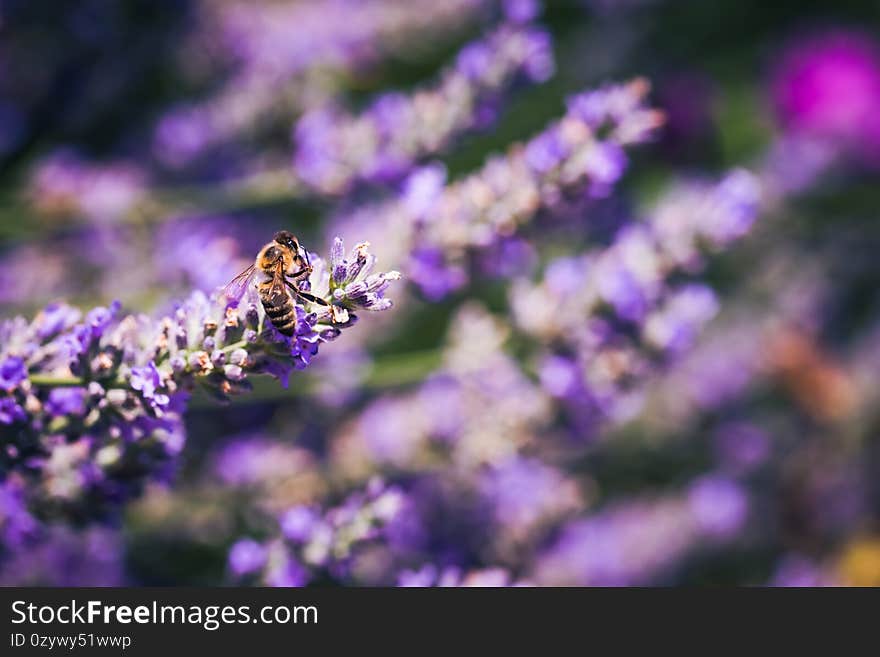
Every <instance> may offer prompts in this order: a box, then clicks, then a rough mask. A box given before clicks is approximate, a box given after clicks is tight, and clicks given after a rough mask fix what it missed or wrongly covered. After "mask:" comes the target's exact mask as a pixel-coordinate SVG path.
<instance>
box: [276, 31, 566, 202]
mask: <svg viewBox="0 0 880 657" xmlns="http://www.w3.org/2000/svg"><path fill="white" fill-rule="evenodd" d="M553 68H554V62H553V53H552V48H551V42H550V36H549V35H548V34H547V33H546V32H544V31H543V30H539V29H537V28H535V27H529V26H516V25H507V24H505V25H502V26H501V27H499V28H497V29H496V30H495V31H494V32H492V33H491V34H489V35H488V36H487V37H486V38H484V39H481V40H478V41H475V42H473V43H470V44H468V45H467V46H465V47H464V49H462V51H461V52H460V53H459V55H458V57H457V59H456V61H455V63H454V64H453V65H452V66H450V67H449V68H448V69H446V70H445V71H443V72H442V73H441V75H440V79H439V81H438V82H437V83H436V84H435V85H434V86H432V87H426V88H423V89H420V90H418V91H416V92H415V93H413V94H411V95H405V94H402V93H396V92H392V93H388V94H385V95H382V96H380V97H379V98H378V99H376V101H374V102H373V104H372V105H371V106H370V107H369V108H368V109H367V110H366V111H365V112H363V113H362V114H360V115H358V116H353V115H351V114H349V113H347V112H346V111H344V110H343V109H341V108H339V107H335V106H330V107H326V108H322V109H318V110H315V111H313V112H310V113H309V114H306V115H305V116H304V117H303V118H302V119H300V121H299V123H298V124H297V126H296V130H295V135H296V141H297V150H296V155H295V157H294V165H295V167H296V172H297V174H298V175H299V176H300V177H301V178H302V180H303V181H304V182H305V183H306V184H307V185H308V186H309V187H311V188H313V189H314V190H315V191H318V192H321V193H325V194H339V193H343V192H345V191H347V190H348V189H350V188H351V187H352V185H353V184H355V183H356V182H358V181H368V182H369V181H372V182H377V181H378V182H381V181H390V180H394V179H395V178H399V177H401V176H403V175H404V174H405V173H407V172H408V171H409V170H410V169H411V168H412V166H413V165H414V164H415V163H416V162H417V161H418V160H419V159H420V158H424V157H426V156H428V155H431V154H434V153H437V152H439V151H440V150H442V149H443V148H444V147H445V146H446V145H448V144H449V142H450V141H451V140H452V139H454V138H455V137H457V136H459V135H460V134H462V133H463V132H465V131H467V130H471V129H474V128H479V127H481V126H482V125H484V124H485V123H486V120H485V119H486V116H487V114H488V115H491V114H492V111H491V110H492V108H493V105H495V104H497V101H498V97H499V96H500V95H501V94H503V93H504V91H505V90H506V89H507V88H509V87H511V86H512V85H513V84H514V83H516V82H517V81H519V80H524V81H528V82H543V81H544V80H546V79H547V78H548V77H549V76H550V75H551V74H552V73H553Z"/></svg>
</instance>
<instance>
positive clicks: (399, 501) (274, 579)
mask: <svg viewBox="0 0 880 657" xmlns="http://www.w3.org/2000/svg"><path fill="white" fill-rule="evenodd" d="M406 513H407V504H406V497H405V495H404V493H403V492H402V491H401V490H400V489H398V488H396V487H393V486H386V485H385V484H384V483H382V482H381V481H380V480H372V481H371V482H370V483H369V484H368V485H367V486H366V488H365V489H363V490H359V491H356V492H354V493H352V494H351V495H349V496H348V497H347V498H346V499H345V500H344V501H343V502H342V503H341V504H340V505H339V506H335V507H331V508H328V509H325V510H323V511H320V512H319V511H317V510H315V509H306V508H304V507H294V508H292V509H290V510H288V511H287V512H286V513H284V514H283V515H282V516H281V520H280V533H281V536H280V537H279V538H276V539H272V540H270V541H269V542H267V543H265V544H260V543H256V542H255V541H253V540H251V539H242V540H240V541H238V542H237V543H236V544H235V545H234V546H233V549H232V551H231V552H230V557H229V563H230V570H231V571H232V574H233V575H234V576H237V577H240V576H241V575H243V574H249V573H252V572H254V571H255V570H258V571H260V572H259V575H258V580H259V581H260V582H261V583H262V584H265V585H268V586H303V585H305V584H307V583H308V582H309V581H311V580H313V579H315V578H316V577H319V576H321V575H324V576H330V577H334V578H339V579H343V580H344V579H346V577H347V575H348V570H349V565H350V564H351V562H352V560H353V559H354V558H355V557H356V554H357V553H358V552H359V551H360V550H361V549H362V548H364V547H365V546H368V545H370V544H374V543H376V542H377V541H380V540H381V539H382V538H383V536H384V532H385V531H386V529H388V528H389V527H390V526H391V525H392V524H393V523H394V522H396V521H397V520H398V519H399V518H400V517H401V516H402V515H404V514H406ZM257 557H259V558H257Z"/></svg>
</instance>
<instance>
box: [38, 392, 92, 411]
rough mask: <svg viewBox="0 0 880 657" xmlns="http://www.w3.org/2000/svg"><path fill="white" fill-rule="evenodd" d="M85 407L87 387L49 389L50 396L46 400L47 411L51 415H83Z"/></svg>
mask: <svg viewBox="0 0 880 657" xmlns="http://www.w3.org/2000/svg"><path fill="white" fill-rule="evenodd" d="M85 409H86V389H85V388H82V387H75V388H55V389H54V390H51V391H49V398H48V399H47V400H46V413H48V414H49V415H50V416H52V417H58V416H61V415H74V416H81V415H83V414H84V413H85Z"/></svg>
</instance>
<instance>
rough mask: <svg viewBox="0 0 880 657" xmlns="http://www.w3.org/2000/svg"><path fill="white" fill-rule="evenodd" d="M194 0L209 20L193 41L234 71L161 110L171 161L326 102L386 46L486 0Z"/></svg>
mask: <svg viewBox="0 0 880 657" xmlns="http://www.w3.org/2000/svg"><path fill="white" fill-rule="evenodd" d="M199 4H200V5H201V8H200V10H199V11H200V12H201V13H203V14H204V16H205V18H206V20H204V21H202V23H201V25H202V28H201V30H197V31H196V34H195V35H194V41H195V43H194V44H192V45H193V46H194V47H195V49H197V50H203V49H205V48H206V47H207V48H208V49H209V50H211V51H212V52H215V53H217V54H220V55H221V57H220V59H221V60H223V61H224V63H225V65H226V66H227V67H228V70H230V71H231V72H232V75H231V76H229V78H228V79H227V80H226V81H225V83H224V84H222V85H218V86H217V89H216V91H215V92H214V93H213V94H210V95H209V96H208V97H207V98H205V99H204V100H201V101H199V102H193V103H187V104H185V105H182V106H179V107H175V108H173V109H172V110H171V111H170V112H169V113H168V114H167V115H166V116H164V117H162V118H160V120H159V122H158V124H157V126H156V128H155V129H154V133H153V152H154V154H155V156H156V158H157V159H158V160H159V161H160V162H162V163H163V164H165V165H166V166H169V167H174V168H180V167H184V166H187V165H189V164H191V163H192V162H193V161H195V160H197V159H198V158H199V157H201V156H203V155H205V154H207V153H210V152H211V149H213V148H215V147H217V146H220V145H223V144H227V143H229V142H231V141H233V140H234V139H235V138H236V137H238V136H240V135H242V134H254V133H259V132H260V131H264V130H265V128H266V127H267V126H278V125H280V124H281V123H283V122H287V121H289V120H290V117H291V116H295V115H297V114H299V113H301V112H302V111H303V110H306V109H310V108H313V107H315V106H316V105H320V104H323V103H326V101H327V100H328V98H330V97H332V96H333V94H334V93H335V92H336V91H337V90H338V89H339V87H340V86H341V85H342V84H343V82H344V80H346V79H347V78H349V77H350V76H354V75H357V74H359V73H361V72H362V71H364V70H369V69H370V68H371V67H372V66H373V65H375V64H376V63H377V62H378V61H381V60H382V59H383V58H384V57H385V56H387V55H388V54H392V53H395V52H399V51H400V50H401V49H404V50H405V49H406V48H407V47H408V46H411V45H412V44H413V43H419V42H421V41H424V40H425V39H426V38H431V39H437V38H442V37H443V35H444V34H448V33H455V32H456V31H458V30H460V29H461V28H462V27H463V26H465V25H467V24H469V23H472V22H474V21H475V20H476V19H477V18H478V17H479V16H480V14H481V13H482V12H483V10H484V9H485V7H486V5H487V0H447V2H443V3H435V2H430V1H428V0H413V1H412V2H407V3H399V2H396V1H392V2H388V1H384V0H383V1H382V2H378V3H377V2H370V3H363V2H360V1H359V0H320V1H316V2H308V3H295V4H289V3H277V2H241V1H238V0H236V1H233V2H224V3H221V4H216V3H211V2H203V3H199ZM292 33H295V34H297V35H298V37H297V38H295V39H292V38H291V37H290V35H291V34H292ZM207 44H210V45H207ZM184 52H188V51H187V49H184ZM187 64H188V65H190V64H191V62H190V61H187Z"/></svg>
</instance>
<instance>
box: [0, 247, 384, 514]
mask: <svg viewBox="0 0 880 657" xmlns="http://www.w3.org/2000/svg"><path fill="white" fill-rule="evenodd" d="M312 262H313V264H314V265H315V269H314V271H313V276H312V280H311V290H312V292H313V294H317V295H319V296H321V297H322V298H324V299H325V300H326V302H327V304H328V305H321V304H317V303H309V304H308V305H309V306H310V307H309V308H306V307H303V306H302V305H301V303H302V302H301V301H298V303H297V305H296V312H297V318H298V322H297V327H296V330H295V332H294V335H293V336H292V337H287V336H283V335H280V334H279V333H278V332H277V331H276V330H274V328H273V327H272V326H271V324H270V323H269V322H268V321H267V320H266V318H265V313H264V311H263V308H262V305H261V304H260V303H259V299H258V297H257V293H256V288H255V287H253V286H250V285H249V286H246V289H242V290H241V291H240V294H239V297H238V298H237V299H234V300H233V299H229V298H227V297H224V296H222V295H221V296H220V297H212V298H209V297H208V296H206V295H205V294H203V293H201V292H195V293H193V294H192V295H191V296H190V297H189V298H188V299H186V300H185V301H184V302H183V303H182V304H180V306H179V307H178V308H177V309H176V310H175V312H174V313H173V314H171V315H170V316H166V317H162V318H160V319H151V318H149V317H147V316H145V315H123V314H122V313H121V308H120V305H119V304H118V303H113V304H111V305H110V306H109V307H106V308H105V307H98V308H94V309H92V310H90V311H89V312H87V313H86V315H85V317H83V318H82V319H80V318H79V314H78V313H76V312H74V311H73V310H72V309H69V308H67V307H66V306H61V305H58V304H52V305H50V306H49V307H47V308H46V309H45V310H44V311H43V312H42V313H40V314H38V315H37V317H36V318H35V319H34V320H33V321H32V322H30V323H28V322H26V321H25V320H24V319H22V318H16V319H12V320H7V321H4V322H0V376H2V378H0V382H2V385H0V391H2V392H0V423H2V424H3V425H7V426H8V425H11V434H9V438H10V441H9V442H8V443H7V445H6V453H5V456H4V458H5V459H7V460H8V463H9V466H10V471H12V472H18V471H21V473H22V474H23V475H24V477H25V481H26V482H27V486H26V487H25V493H26V498H27V501H28V504H31V505H33V506H34V507H35V508H39V507H41V506H46V507H49V508H52V509H53V512H55V513H57V512H59V511H63V512H68V513H70V514H71V515H72V516H74V517H78V518H85V517H89V516H96V517H102V516H104V515H107V514H111V513H113V512H114V511H115V510H116V508H117V507H118V505H119V503H121V502H124V501H125V500H126V499H128V498H130V497H132V496H135V495H137V494H138V493H139V492H140V490H141V489H142V487H143V484H144V482H145V481H146V480H148V479H149V478H151V477H156V478H163V477H167V476H169V475H170V474H171V470H172V468H171V466H172V465H173V463H174V457H175V456H176V455H177V454H178V453H179V452H180V450H181V448H182V446H183V441H184V429H183V422H182V413H183V411H184V409H185V407H186V401H187V399H188V396H189V392H190V391H191V390H192V389H194V388H195V387H196V386H201V387H203V388H204V389H206V390H208V391H209V392H211V393H213V394H214V395H215V396H218V397H221V398H227V397H229V396H230V395H232V394H236V393H240V392H244V391H246V390H247V389H248V381H247V377H248V376H249V375H251V374H255V373H269V374H274V375H276V376H278V377H279V378H282V379H286V377H287V375H288V374H289V373H290V371H291V370H292V369H302V368H304V367H306V366H307V365H308V364H309V363H310V362H311V359H312V358H313V357H314V356H315V354H316V353H317V351H318V347H319V345H320V344H322V343H324V342H326V341H328V340H332V339H334V338H335V337H337V336H338V335H339V334H340V332H341V331H342V330H343V329H345V328H348V327H350V326H352V325H353V324H354V311H355V310H357V309H360V308H365V309H370V310H382V309H385V308H387V307H389V306H390V301H388V300H387V299H385V298H384V293H385V291H386V288H387V287H388V284H389V283H390V282H391V281H393V280H396V278H397V274H396V273H394V272H392V273H370V270H371V269H372V268H373V266H374V265H375V258H374V257H373V256H372V255H371V254H370V253H369V252H368V250H367V248H366V246H365V245H360V246H359V247H358V248H357V249H356V250H355V257H354V262H353V265H352V267H351V268H350V269H347V270H346V273H345V275H344V276H343V277H342V278H340V279H339V280H338V281H337V282H338V284H339V286H337V285H336V283H334V285H333V291H334V292H336V293H337V294H335V295H334V294H332V293H331V282H330V274H329V272H328V271H327V270H326V268H325V266H324V262H323V261H322V260H321V259H320V258H317V257H314V258H313V260H312ZM4 463H6V461H4Z"/></svg>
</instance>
